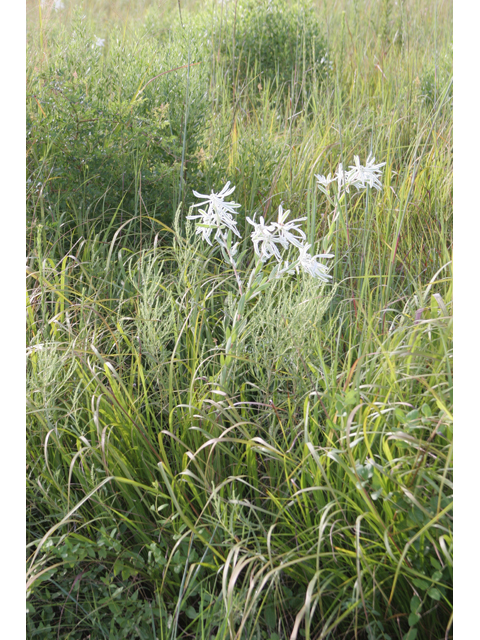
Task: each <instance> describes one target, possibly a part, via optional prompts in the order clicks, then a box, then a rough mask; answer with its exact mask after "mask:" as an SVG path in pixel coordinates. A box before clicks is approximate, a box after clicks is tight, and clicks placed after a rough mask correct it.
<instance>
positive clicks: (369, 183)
mask: <svg viewBox="0 0 480 640" xmlns="http://www.w3.org/2000/svg"><path fill="white" fill-rule="evenodd" d="M354 162H355V165H353V166H352V165H350V167H349V171H345V170H344V168H343V165H342V163H340V164H339V165H338V169H337V173H336V174H335V175H334V176H333V177H332V175H331V174H330V173H329V174H328V176H326V177H325V176H321V175H315V177H316V179H317V184H318V186H319V188H320V189H321V190H322V191H323V192H324V193H326V190H327V189H328V187H329V185H330V184H331V183H332V182H336V183H337V190H338V194H339V195H340V193H341V191H346V192H347V193H348V192H349V189H350V187H355V188H356V189H357V191H360V190H361V189H366V188H367V187H370V188H374V189H377V191H378V190H380V189H381V188H382V183H381V182H380V178H381V176H382V167H383V166H384V165H385V164H386V163H385V162H381V163H380V164H375V158H374V157H373V158H372V157H371V156H370V155H369V156H368V158H367V162H366V164H365V166H363V165H361V164H360V159H359V157H358V156H354Z"/></svg>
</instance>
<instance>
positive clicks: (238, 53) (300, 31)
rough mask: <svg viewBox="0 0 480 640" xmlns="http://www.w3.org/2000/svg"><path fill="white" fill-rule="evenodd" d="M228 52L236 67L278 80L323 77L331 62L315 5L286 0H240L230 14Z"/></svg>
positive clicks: (238, 70) (241, 72)
mask: <svg viewBox="0 0 480 640" xmlns="http://www.w3.org/2000/svg"><path fill="white" fill-rule="evenodd" d="M226 24H227V28H226V30H225V32H224V35H223V41H222V48H223V52H224V53H225V54H226V55H228V56H229V57H230V56H232V55H233V60H234V71H235V73H238V74H239V77H240V80H244V79H245V78H246V77H247V75H248V73H249V72H254V73H256V74H261V77H262V80H264V81H265V80H269V81H276V82H277V83H278V84H282V83H289V82H291V81H292V80H295V81H296V82H298V83H300V82H302V80H303V81H305V82H311V81H312V79H314V78H317V80H319V79H321V78H323V76H324V75H325V73H326V70H327V68H328V66H329V62H328V56H327V50H326V45H325V41H324V38H323V35H322V29H321V25H320V23H319V21H318V19H317V17H316V15H315V13H314V11H313V9H312V7H311V5H310V3H308V2H305V1H304V0H302V1H301V2H298V3H297V2H295V3H291V2H287V0H240V2H239V3H238V4H237V5H236V13H235V11H234V9H233V8H230V11H229V13H228V16H227V22H226Z"/></svg>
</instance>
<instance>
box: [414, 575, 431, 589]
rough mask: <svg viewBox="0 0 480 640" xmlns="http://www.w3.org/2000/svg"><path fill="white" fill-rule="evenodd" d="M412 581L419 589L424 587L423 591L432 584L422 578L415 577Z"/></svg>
mask: <svg viewBox="0 0 480 640" xmlns="http://www.w3.org/2000/svg"><path fill="white" fill-rule="evenodd" d="M412 582H413V584H414V585H415V586H416V587H417V588H418V589H422V591H425V590H426V589H428V587H429V586H430V585H429V583H428V582H425V580H420V578H413V579H412Z"/></svg>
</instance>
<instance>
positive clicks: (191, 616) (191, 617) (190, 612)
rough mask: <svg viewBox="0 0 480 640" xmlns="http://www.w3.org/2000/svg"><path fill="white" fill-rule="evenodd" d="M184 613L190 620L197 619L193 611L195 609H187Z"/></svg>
mask: <svg viewBox="0 0 480 640" xmlns="http://www.w3.org/2000/svg"><path fill="white" fill-rule="evenodd" d="M185 613H186V614H187V616H188V617H189V618H190V620H195V618H196V617H197V612H196V611H195V609H194V608H193V607H192V606H190V607H188V609H187V610H186V611H185Z"/></svg>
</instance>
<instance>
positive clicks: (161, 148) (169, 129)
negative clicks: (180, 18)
mask: <svg viewBox="0 0 480 640" xmlns="http://www.w3.org/2000/svg"><path fill="white" fill-rule="evenodd" d="M50 43H51V46H52V48H53V49H54V52H53V53H52V54H51V55H50V57H49V58H48V61H47V63H46V65H44V66H43V67H40V68H38V69H37V70H34V71H33V72H32V73H31V75H30V77H29V86H28V89H27V149H28V161H27V171H28V176H27V177H28V179H29V180H30V185H35V188H34V191H33V193H32V198H31V200H34V199H35V197H36V195H37V194H38V192H39V189H40V187H41V188H42V194H43V197H44V199H45V203H46V206H47V209H48V211H54V212H55V213H56V215H57V216H59V215H63V219H62V224H63V225H64V230H65V226H66V227H67V228H68V227H69V226H70V227H75V226H76V225H78V223H79V218H89V219H90V223H91V221H92V220H93V219H95V218H98V217H103V220H104V221H106V223H107V224H108V222H109V221H110V220H111V218H112V216H113V214H114V212H115V210H116V209H117V208H118V207H121V209H122V210H123V211H126V212H127V214H128V215H134V214H138V213H139V212H140V210H142V212H143V213H144V214H145V211H148V213H150V214H153V213H155V211H156V210H157V211H158V213H157V215H158V216H159V217H160V218H161V219H162V220H163V221H164V222H168V221H169V219H170V217H171V215H172V213H173V211H174V210H175V208H176V205H177V203H178V201H179V199H180V197H181V196H182V192H183V190H184V184H182V185H181V174H182V173H183V182H184V181H185V178H186V177H187V174H186V170H187V169H188V177H190V176H193V178H196V174H195V168H196V151H197V145H198V140H199V137H200V136H201V134H202V133H203V127H204V123H205V118H206V115H207V87H208V84H207V78H208V69H207V64H206V63H208V56H205V55H204V52H203V51H202V49H201V47H202V46H203V45H202V42H201V40H199V39H198V38H194V37H192V33H191V31H190V30H189V29H188V28H185V29H181V28H178V29H173V30H172V31H171V32H170V34H169V38H168V41H167V42H164V43H163V44H162V45H160V44H158V42H157V41H156V40H155V39H153V38H150V39H147V38H143V39H137V38H136V37H135V36H133V37H127V38H126V37H125V35H124V34H122V31H121V29H120V28H118V27H115V28H113V29H112V30H111V32H110V33H109V35H108V37H107V38H106V39H105V43H104V45H103V46H98V45H97V40H96V37H95V34H94V33H93V30H92V29H91V28H90V27H89V26H88V24H87V23H86V21H85V19H84V18H83V17H81V16H77V18H76V19H75V20H74V22H73V26H72V27H71V28H69V29H68V30H67V29H64V28H59V27H58V28H56V29H55V30H54V31H53V32H52V34H51V40H50ZM189 60H190V62H191V63H196V64H195V65H194V66H191V67H190V71H188V69H187V66H188V62H189ZM178 67H181V68H178ZM154 78H155V79H154ZM186 120H187V125H186V128H185V121H186ZM185 134H186V135H185ZM184 140H185V148H183V147H184ZM182 166H183V169H184V170H183V172H182ZM196 184H198V181H196ZM52 215H54V214H52ZM120 218H121V217H120V216H119V223H120V222H121V221H122V220H124V219H125V217H123V218H122V219H120ZM83 235H86V232H85V231H83Z"/></svg>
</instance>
